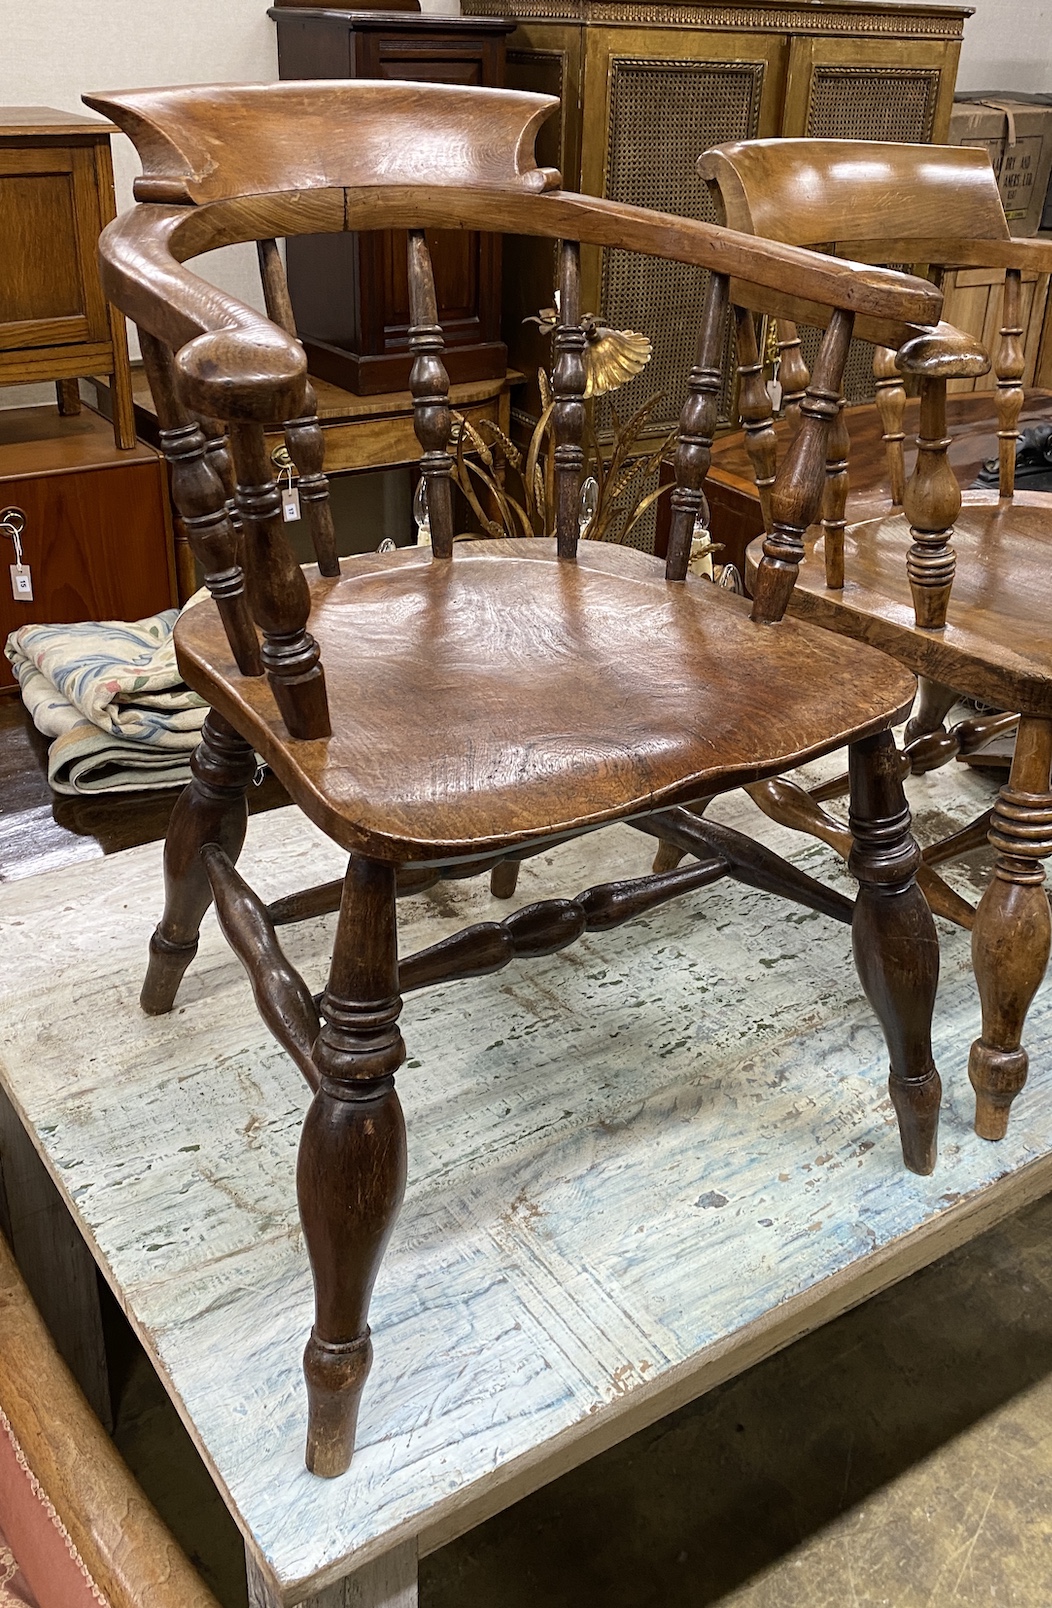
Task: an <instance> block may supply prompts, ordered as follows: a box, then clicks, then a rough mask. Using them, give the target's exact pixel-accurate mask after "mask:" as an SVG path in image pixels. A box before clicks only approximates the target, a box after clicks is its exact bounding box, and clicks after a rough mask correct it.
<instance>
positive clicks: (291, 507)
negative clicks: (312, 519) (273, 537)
mask: <svg viewBox="0 0 1052 1608" xmlns="http://www.w3.org/2000/svg"><path fill="white" fill-rule="evenodd" d="M281 517H282V519H283V520H284V521H285V523H286V525H291V524H292V522H293V521H294V520H296V519H298V518H299V517H300V494H299V492H298V491H297V490H296V487H295V486H286V487H285V488H284V490H283V491H282V493H281Z"/></svg>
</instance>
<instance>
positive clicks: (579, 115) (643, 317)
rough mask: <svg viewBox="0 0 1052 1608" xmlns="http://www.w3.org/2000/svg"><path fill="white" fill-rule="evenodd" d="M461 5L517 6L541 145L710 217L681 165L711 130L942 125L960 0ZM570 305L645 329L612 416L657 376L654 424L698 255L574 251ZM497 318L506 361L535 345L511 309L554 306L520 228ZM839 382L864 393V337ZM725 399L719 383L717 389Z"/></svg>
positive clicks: (539, 344) (593, 172) (582, 182)
mask: <svg viewBox="0 0 1052 1608" xmlns="http://www.w3.org/2000/svg"><path fill="white" fill-rule="evenodd" d="M464 6H465V10H467V11H470V12H471V13H473V14H474V15H484V16H505V17H509V18H512V19H514V21H515V23H516V25H517V26H516V29H515V32H514V33H513V34H512V36H511V38H510V39H509V41H508V65H507V82H508V84H509V86H511V87H512V88H518V89H534V90H542V91H546V92H547V93H549V94H552V95H557V96H559V97H560V99H561V101H562V109H561V112H560V114H559V115H558V116H557V117H556V118H553V119H552V121H551V122H550V123H549V124H548V126H547V128H546V129H544V130H542V133H541V138H540V142H539V153H540V160H541V162H543V163H545V164H549V165H552V166H555V167H558V168H559V169H560V170H561V171H562V174H563V180H564V183H565V184H566V185H567V186H568V187H569V188H573V189H581V190H583V191H584V192H586V193H587V194H590V195H602V196H609V197H610V198H612V199H613V200H617V201H628V202H633V203H635V204H636V205H639V206H647V207H655V208H658V209H660V210H662V211H665V212H673V213H679V214H681V215H686V216H689V217H700V218H706V219H710V220H714V218H715V214H714V212H713V210H712V204H711V202H710V200H709V197H708V195H707V194H706V193H705V187H704V185H703V184H702V183H701V181H700V179H698V177H697V175H696V172H695V167H694V164H695V161H696V159H697V157H698V156H699V155H700V154H701V152H702V151H704V150H706V149H707V148H708V147H709V146H711V145H716V144H718V143H720V142H721V141H724V140H739V139H752V138H758V137H764V136H772V135H779V134H781V135H794V134H795V135H812V136H815V137H820V138H825V139H836V138H857V139H884V140H910V141H936V142H938V141H940V140H942V139H944V138H945V136H946V131H947V128H948V125H949V117H950V108H951V104H952V100H953V89H954V80H955V77H956V72H957V59H958V56H959V53H960V46H961V38H962V33H963V28H964V22H965V19H966V17H968V16H969V15H970V8H969V7H967V6H962V5H945V6H943V5H931V4H916V3H915V4H907V5H895V4H881V3H879V0H876V3H871V0H812V3H809V4H800V3H798V0H752V3H739V4H735V3H728V0H464ZM583 256H584V261H583V263H582V270H583V275H584V280H583V301H584V306H585V307H586V308H588V309H590V310H592V311H596V312H598V313H599V315H600V316H601V318H602V321H603V323H605V324H610V325H613V326H614V327H615V328H618V329H624V328H631V329H638V330H642V331H644V332H645V333H647V334H648V335H649V336H650V337H651V339H652V340H653V343H654V356H653V358H652V360H651V363H650V365H649V366H648V368H647V369H645V370H644V372H643V374H642V375H641V376H640V377H639V378H638V379H637V380H634V381H633V382H632V383H631V385H630V386H627V387H626V388H625V389H624V390H623V391H621V392H619V393H618V397H617V406H618V411H619V413H621V415H622V416H624V415H625V414H627V413H630V412H632V411H633V410H634V408H635V407H638V406H639V405H640V403H641V402H642V401H643V400H644V399H645V398H646V397H648V396H650V395H651V394H652V393H654V392H662V393H663V396H664V403H663V406H662V407H661V408H660V409H659V410H658V414H657V415H656V417H655V421H654V423H655V429H658V428H661V429H662V430H664V429H668V428H670V427H671V426H672V425H673V424H674V422H675V419H676V417H677V415H678V411H679V407H680V403H681V401H682V395H683V378H682V377H683V376H685V375H686V374H687V372H688V371H689V368H690V363H691V354H692V352H693V347H694V341H695V337H696V331H697V327H698V323H699V319H700V314H701V308H702V303H703V297H704V291H705V275H704V274H703V273H702V272H701V271H700V270H695V269H691V268H685V267H684V268H679V267H677V266H676V265H674V264H653V265H651V266H646V265H644V264H643V263H642V262H641V260H640V259H639V258H637V257H631V256H629V254H627V253H622V252H617V251H609V252H606V253H604V254H600V252H599V251H598V250H592V251H590V252H586V253H584V254H583ZM506 257H507V261H506V265H505V275H504V279H505V325H504V327H505V332H506V335H507V339H508V342H509V349H510V353H511V360H512V362H514V364H515V366H516V367H517V368H520V369H524V370H525V371H526V372H527V373H533V372H534V371H535V370H536V369H537V367H538V365H540V364H542V363H546V362H547V361H548V352H547V347H546V344H545V342H544V341H543V340H542V339H541V338H540V337H539V335H538V334H537V332H536V326H533V325H523V323H522V320H523V318H524V317H525V316H526V315H528V314H530V313H535V312H536V311H537V309H538V308H539V307H545V306H550V305H551V299H552V279H553V275H552V254H551V251H550V250H549V248H548V246H547V244H543V243H537V242H532V241H523V242H521V243H520V246H519V249H517V250H516V251H515V252H508V253H506ZM851 362H852V369H851V372H850V373H849V375H848V394H849V395H850V396H852V397H853V398H857V397H858V396H860V395H866V394H870V395H871V394H872V390H871V376H870V372H869V366H870V362H871V351H870V349H869V348H863V347H861V346H860V347H859V348H858V349H857V350H856V352H855V353H853V354H852V359H851ZM724 401H725V409H726V406H727V405H728V404H729V401H730V398H729V395H728V396H727V397H725V399H724Z"/></svg>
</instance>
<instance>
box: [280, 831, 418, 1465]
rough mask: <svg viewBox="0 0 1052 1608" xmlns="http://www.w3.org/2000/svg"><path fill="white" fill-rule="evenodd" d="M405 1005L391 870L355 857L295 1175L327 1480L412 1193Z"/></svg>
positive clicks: (312, 1394)
mask: <svg viewBox="0 0 1052 1608" xmlns="http://www.w3.org/2000/svg"><path fill="white" fill-rule="evenodd" d="M401 1008H402V1001H401V999H400V998H399V994H398V934H397V927H396V922H395V872H394V868H393V867H392V866H387V865H381V864H379V863H378V862H376V861H373V860H366V859H363V858H361V857H360V856H357V855H352V856H351V860H350V864H349V865H348V868H347V876H346V878H345V881H344V887H343V900H342V903H341V905H340V916H339V923H338V926H337V931H336V944H335V947H334V949H333V956H332V967H331V970H330V974H329V986H328V988H327V990H326V992H325V994H324V995H323V996H322V1002H321V1015H322V1017H323V1018H324V1025H323V1027H322V1030H321V1033H320V1034H319V1036H318V1041H317V1044H316V1045H315V1050H314V1064H315V1066H316V1067H317V1070H318V1073H319V1077H320V1082H319V1087H318V1091H317V1093H316V1094H315V1096H314V1100H313V1102H312V1104H311V1107H310V1110H309V1111H308V1113H307V1119H306V1122H305V1123H304V1126H303V1134H302V1137H301V1140H300V1151H299V1165H298V1169H297V1175H296V1185H297V1192H298V1195H299V1207H300V1219H301V1221H302V1223H303V1233H304V1238H305V1239H306V1242H307V1251H308V1254H309V1256H310V1262H311V1271H312V1273H313V1275H314V1297H315V1307H314V1311H315V1317H314V1328H313V1330H312V1331H311V1337H310V1339H309V1340H308V1342H307V1349H306V1351H305V1353H304V1357H303V1371H304V1375H305V1377H306V1383H307V1402H308V1427H307V1456H306V1461H307V1467H308V1468H309V1469H310V1470H311V1472H312V1473H313V1474H321V1475H323V1476H325V1477H326V1478H330V1479H331V1478H332V1477H333V1476H334V1475H337V1474H342V1473H343V1472H344V1470H345V1469H346V1468H348V1466H349V1465H350V1461H351V1456H352V1454H353V1452H354V1437H355V1431H356V1429H357V1424H358V1408H359V1406H360V1404H361V1398H362V1391H363V1389H364V1387H365V1381H366V1378H367V1377H368V1374H369V1369H370V1366H371V1364H372V1342H371V1340H370V1338H369V1324H368V1315H369V1297H370V1296H371V1294H372V1288H373V1283H374V1281H375V1279H376V1275H377V1272H378V1270H379V1267H380V1261H381V1258H382V1257H383V1253H384V1249H385V1247H386V1245H387V1241H388V1239H389V1238H390V1234H391V1230H392V1228H393V1227H394V1222H395V1218H396V1217H397V1215H398V1208H399V1206H400V1205H401V1203H402V1195H403V1193H404V1190H405V1174H406V1147H405V1125H404V1123H403V1121H402V1108H401V1105H400V1104H399V1100H398V1095H397V1094H396V1093H395V1087H394V1073H395V1071H396V1069H397V1068H398V1067H399V1066H401V1064H402V1062H403V1061H404V1060H405V1046H404V1044H403V1043H402V1035H401V1033H400V1032H399V1030H398V1025H397V1024H398V1015H399V1012H400V1011H401Z"/></svg>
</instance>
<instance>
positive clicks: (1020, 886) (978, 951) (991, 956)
mask: <svg viewBox="0 0 1052 1608" xmlns="http://www.w3.org/2000/svg"><path fill="white" fill-rule="evenodd" d="M1050 764H1052V721H1048V720H1038V719H1035V718H1032V717H1027V716H1024V717H1023V719H1022V720H1021V721H1020V722H1019V734H1018V736H1017V737H1016V744H1015V755H1014V757H1013V760H1012V770H1011V775H1010V777H1009V780H1008V785H1007V786H1006V787H1002V789H1001V791H1000V793H999V794H998V796H997V802H996V804H995V805H994V810H993V818H992V820H991V822H990V842H991V843H992V845H993V847H994V848H995V849H996V851H997V861H996V864H995V866H994V875H993V880H992V881H991V883H990V885H989V887H988V888H987V890H986V892H985V893H984V894H983V897H982V899H981V900H980V901H979V908H978V910H977V911H976V916H975V925H974V927H973V928H972V964H973V966H974V967H975V980H976V982H977V983H978V985H979V997H980V999H981V1001H982V1007H983V1028H982V1035H981V1037H980V1038H977V1039H976V1041H975V1043H974V1044H973V1045H972V1051H971V1055H970V1056H969V1058H968V1076H969V1077H970V1079H971V1082H972V1088H973V1089H974V1090H975V1131H976V1133H977V1134H978V1135H979V1137H980V1139H1003V1138H1004V1136H1005V1133H1006V1132H1007V1130H1008V1113H1009V1110H1010V1108H1011V1105H1012V1101H1013V1100H1014V1099H1015V1097H1016V1095H1017V1094H1018V1093H1019V1091H1020V1089H1021V1088H1022V1087H1023V1084H1024V1083H1025V1082H1026V1074H1027V1064H1028V1058H1027V1053H1026V1051H1025V1050H1024V1049H1023V1048H1022V1037H1023V1025H1024V1023H1025V1021H1026V1013H1027V1011H1028V1010H1029V1009H1030V1004H1031V1001H1032V1000H1033V998H1034V995H1035V994H1036V993H1037V990H1038V988H1039V986H1040V983H1041V979H1042V978H1043V977H1044V975H1045V967H1046V966H1047V965H1048V955H1049V945H1050V941H1052V923H1050V921H1049V909H1048V896H1047V895H1046V893H1045V888H1044V881H1045V868H1044V866H1043V865H1042V864H1041V861H1042V860H1043V859H1045V858H1046V857H1047V856H1048V855H1049V854H1052V793H1050V791H1049V767H1050Z"/></svg>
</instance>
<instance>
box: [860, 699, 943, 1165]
mask: <svg viewBox="0 0 1052 1608" xmlns="http://www.w3.org/2000/svg"><path fill="white" fill-rule="evenodd" d="M849 771H850V778H851V817H850V824H851V834H852V837H853V838H854V847H853V848H852V850H851V854H850V857H849V859H848V865H849V867H850V869H851V871H852V872H853V874H854V875H855V876H856V877H857V878H858V882H859V890H858V898H857V900H856V903H855V915H854V920H853V921H852V924H851V944H852V948H853V950H854V954H855V966H856V967H857V969H858V975H859V978H860V979H861V982H862V986H863V988H864V989H865V991H866V998H867V999H868V1000H869V1002H870V1004H871V1005H872V1007H873V1009H874V1011H875V1012H876V1014H877V1016H878V1017H879V1019H880V1025H881V1027H882V1028H883V1030H884V1038H885V1041H886V1042H887V1046H888V1054H889V1057H890V1060H891V1075H890V1077H889V1080H888V1090H889V1092H890V1094H891V1099H892V1104H893V1105H894V1107H895V1113H896V1115H897V1117H898V1121H899V1137H900V1139H901V1141H902V1159H903V1161H904V1162H905V1163H906V1166H907V1167H908V1168H909V1169H910V1171H911V1172H915V1173H922V1174H923V1173H930V1172H932V1171H933V1170H934V1167H935V1154H936V1133H937V1130H938V1123H939V1102H940V1099H941V1097H942V1085H941V1083H940V1080H939V1074H938V1072H937V1070H936V1067H935V1062H934V1060H933V1058H932V1049H931V1019H932V1011H933V1009H934V1006H935V989H936V985H937V984H938V980H939V941H938V938H937V937H936V933H935V923H934V921H933V920H932V915H931V911H930V910H929V908H928V904H927V901H926V899H925V898H924V895H923V894H922V893H921V891H920V889H919V887H918V886H917V883H916V872H917V868H918V866H919V865H920V850H919V849H918V848H917V845H916V843H915V842H914V839H913V834H912V832H911V831H910V812H909V809H908V807H907V804H906V797H905V794H904V792H903V789H902V781H901V778H900V775H899V771H900V765H899V758H898V754H897V752H896V749H895V742H894V739H893V737H892V735H891V733H890V732H889V731H884V732H880V733H878V735H877V736H875V737H866V738H863V739H862V740H861V741H860V742H857V743H853V744H852V746H851V750H850V762H849Z"/></svg>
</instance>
